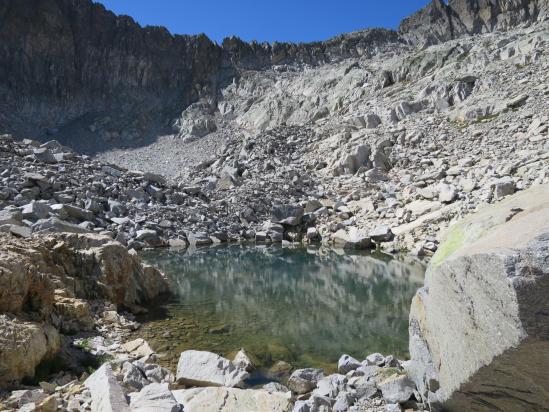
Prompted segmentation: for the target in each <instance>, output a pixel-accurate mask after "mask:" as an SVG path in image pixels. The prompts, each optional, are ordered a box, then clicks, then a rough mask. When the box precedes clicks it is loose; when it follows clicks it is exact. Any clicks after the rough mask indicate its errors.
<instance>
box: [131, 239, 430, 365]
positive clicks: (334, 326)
mask: <svg viewBox="0 0 549 412" xmlns="http://www.w3.org/2000/svg"><path fill="white" fill-rule="evenodd" d="M142 257H143V259H144V260H145V261H146V262H147V263H150V264H154V265H156V266H157V267H159V268H160V269H161V270H162V271H164V272H165V273H166V274H167V275H168V276H169V278H170V280H171V282H172V285H173V292H174V294H175V296H174V297H173V298H172V299H171V300H169V301H168V300H165V301H163V302H157V303H156V304H155V305H154V306H153V307H152V308H150V309H151V311H150V313H149V314H148V315H146V316H145V317H142V318H141V319H139V320H140V321H141V322H142V323H143V327H142V328H141V329H140V330H139V332H138V334H139V335H141V336H143V337H144V338H146V339H147V340H149V342H150V343H151V345H152V346H153V348H154V349H155V350H157V351H159V352H161V353H164V354H165V358H164V359H163V363H164V364H166V365H167V366H171V367H174V366H175V364H176V363H177V359H178V357H179V353H180V352H181V351H183V350H186V349H197V350H208V351H212V352H216V353H219V354H221V355H224V356H231V355H232V354H233V353H235V352H236V351H238V350H239V349H240V348H244V349H245V350H246V351H247V352H248V353H249V354H251V355H252V357H253V358H254V360H255V362H256V363H257V364H259V366H262V367H263V368H264V369H267V368H269V367H270V366H271V365H273V364H274V363H275V362H277V361H280V360H283V361H286V362H288V363H290V364H292V365H293V366H295V367H324V368H326V369H327V370H333V369H334V368H335V366H336V363H337V360H338V358H339V356H340V355H341V354H343V353H348V354H351V355H353V356H355V357H357V358H359V359H360V358H362V359H363V358H364V357H365V356H366V355H367V354H369V353H372V352H381V353H385V354H389V353H391V354H396V355H398V356H401V357H406V356H407V348H408V313H409V307H410V302H411V299H412V297H413V295H414V293H415V291H416V289H417V288H418V287H419V286H420V285H421V283H422V282H423V275H424V269H425V268H424V266H423V265H422V264H421V263H419V262H417V261H412V260H402V259H398V258H391V257H389V256H387V255H382V254H375V255H374V254H368V253H362V254H344V253H342V252H338V251H335V250H332V249H320V250H318V249H317V250H314V249H309V250H308V249H305V248H283V247H279V246H269V247H255V246H245V245H232V246H223V247H217V248H206V249H199V250H195V251H193V252H190V251H169V250H164V251H150V252H145V253H143V254H142Z"/></svg>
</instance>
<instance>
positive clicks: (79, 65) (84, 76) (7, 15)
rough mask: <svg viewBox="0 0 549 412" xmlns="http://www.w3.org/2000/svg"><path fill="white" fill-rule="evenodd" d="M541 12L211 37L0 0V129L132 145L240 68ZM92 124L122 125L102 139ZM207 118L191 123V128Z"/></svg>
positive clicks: (44, 2)
mask: <svg viewBox="0 0 549 412" xmlns="http://www.w3.org/2000/svg"><path fill="white" fill-rule="evenodd" d="M546 17H547V0H531V1H526V0H521V1H518V0H513V1H496V2H494V3H491V2H487V1H478V0H456V1H452V2H450V3H449V4H448V5H446V4H445V3H443V2H442V1H441V0H434V1H433V2H432V3H431V4H429V5H428V6H426V7H425V8H424V9H423V10H421V11H419V12H418V13H417V14H415V15H414V16H411V17H410V18H408V19H406V20H405V21H404V22H403V23H402V25H401V26H400V28H399V30H398V33H397V32H394V31H390V30H381V29H375V30H365V31H361V32H357V33H351V34H346V35H342V36H339V37H336V38H334V39H331V40H328V41H325V42H317V43H310V44H286V43H275V44H273V45H269V44H258V43H251V44H248V43H245V42H242V41H240V40H239V39H236V38H229V39H226V40H225V41H224V42H223V44H222V45H217V44H215V43H213V42H211V41H210V40H209V39H208V38H206V37H205V36H203V35H201V36H173V35H171V34H170V33H168V32H167V30H165V29H163V28H160V27H146V28H141V27H140V26H139V25H138V24H136V23H135V22H134V21H133V20H132V19H131V18H129V17H127V16H115V15H114V14H113V13H111V12H109V11H107V10H105V8H104V7H103V6H102V5H100V4H95V3H92V1H91V0H2V1H1V2H0V44H1V45H2V46H1V47H0V91H1V92H2V93H1V94H0V95H1V97H0V108H2V110H0V113H1V114H0V128H1V129H2V130H4V131H6V132H12V133H15V134H19V135H22V136H31V137H35V138H46V136H47V135H51V134H55V133H56V132H58V130H60V131H61V133H60V134H59V136H57V138H59V139H60V140H64V142H65V143H67V144H72V145H74V147H77V148H78V149H82V150H88V151H92V152H94V151H101V150H104V149H105V148H108V147H111V146H115V147H116V146H118V147H120V146H139V145H142V144H144V143H145V142H151V141H154V139H155V138H156V137H157V136H159V135H161V134H163V133H164V134H172V133H174V131H175V132H179V129H180V128H181V124H180V122H177V121H176V120H177V118H178V113H179V112H181V111H182V110H184V109H185V108H187V106H188V105H189V104H191V103H193V102H196V101H198V100H199V99H200V98H205V99H206V100H207V104H206V105H205V107H204V108H203V110H205V111H207V112H214V113H215V112H218V111H219V108H218V107H217V98H218V93H219V90H220V89H222V88H223V87H224V86H226V85H227V84H228V83H230V82H231V81H232V80H233V79H238V78H239V77H240V76H241V75H242V73H243V71H245V70H254V71H257V70H262V69H266V68H271V67H273V66H277V65H281V64H283V65H286V64H290V65H292V66H294V67H301V66H303V65H306V66H308V65H313V66H318V65H321V64H327V63H330V62H337V61H340V60H342V59H346V58H370V57H373V56H375V55H379V54H380V53H385V52H388V51H394V52H399V50H401V48H402V47H404V44H405V43H408V44H409V45H411V47H415V46H417V45H422V46H423V45H426V44H435V43H438V42H440V41H446V40H449V39H453V38H456V37H459V36H462V35H465V34H472V33H481V32H490V31H494V30H502V29H509V28H511V27H515V26H516V25H518V24H523V23H528V24H529V23H532V22H536V21H541V20H543V19H545V18H546ZM191 117H192V116H191ZM96 123H99V124H100V125H108V124H115V125H117V126H118V127H119V128H123V130H122V132H120V133H119V134H118V135H117V134H116V133H115V134H114V135H110V136H109V137H108V138H107V139H106V141H105V139H103V138H104V137H105V136H102V135H101V133H98V132H97V130H98V127H96V126H97V125H96ZM213 128H214V127H213V126H212V125H208V124H202V123H201V124H199V125H198V126H197V127H195V132H196V133H197V134H198V135H202V134H205V133H207V132H208V131H210V130H213Z"/></svg>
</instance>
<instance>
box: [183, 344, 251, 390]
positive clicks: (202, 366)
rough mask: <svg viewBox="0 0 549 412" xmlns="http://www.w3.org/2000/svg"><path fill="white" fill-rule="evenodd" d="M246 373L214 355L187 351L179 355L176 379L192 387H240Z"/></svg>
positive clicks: (228, 361)
mask: <svg viewBox="0 0 549 412" xmlns="http://www.w3.org/2000/svg"><path fill="white" fill-rule="evenodd" d="M247 377H248V372H246V371H245V370H244V369H240V368H238V367H237V366H235V365H234V364H233V363H232V362H231V361H230V360H228V359H225V358H223V357H221V356H219V355H216V354H215V353H211V352H205V351H196V350H188V351H185V352H183V353H181V356H180V358H179V363H178V364H177V374H176V379H177V381H178V382H179V383H182V384H185V385H193V386H227V387H235V386H237V387H238V386H242V385H243V384H244V380H245V379H246V378H247Z"/></svg>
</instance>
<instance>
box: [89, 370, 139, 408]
mask: <svg viewBox="0 0 549 412" xmlns="http://www.w3.org/2000/svg"><path fill="white" fill-rule="evenodd" d="M84 385H85V386H86V388H88V389H89V391H90V393H91V399H92V404H91V410H92V412H129V411H130V408H129V406H128V403H127V402H126V397H125V396H124V392H123V391H122V387H121V386H120V385H119V384H118V382H117V381H116V378H115V376H114V373H113V371H112V368H111V365H110V364H108V363H105V364H103V366H101V367H100V368H99V369H97V370H96V371H95V372H94V373H93V374H92V375H91V376H90V377H89V378H88V379H86V380H85V381H84Z"/></svg>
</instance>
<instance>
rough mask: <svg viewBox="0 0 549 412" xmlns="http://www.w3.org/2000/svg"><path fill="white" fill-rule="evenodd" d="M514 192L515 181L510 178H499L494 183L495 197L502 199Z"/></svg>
mask: <svg viewBox="0 0 549 412" xmlns="http://www.w3.org/2000/svg"><path fill="white" fill-rule="evenodd" d="M513 193H515V182H513V180H512V179H510V178H503V179H500V180H499V181H498V182H496V184H495V185H494V195H495V197H496V199H502V198H504V197H505V196H509V195H512V194H513Z"/></svg>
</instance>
